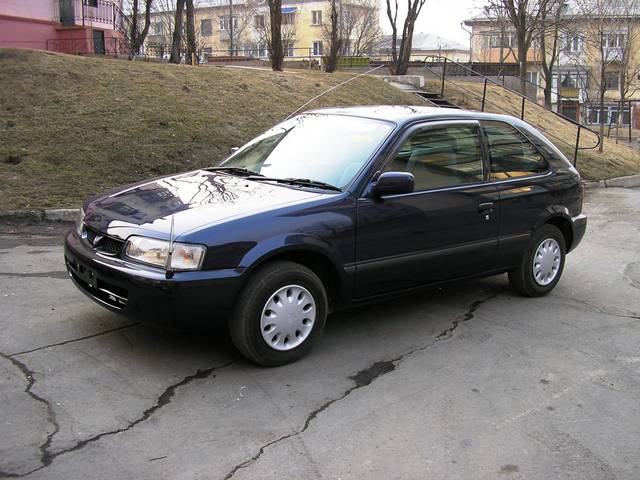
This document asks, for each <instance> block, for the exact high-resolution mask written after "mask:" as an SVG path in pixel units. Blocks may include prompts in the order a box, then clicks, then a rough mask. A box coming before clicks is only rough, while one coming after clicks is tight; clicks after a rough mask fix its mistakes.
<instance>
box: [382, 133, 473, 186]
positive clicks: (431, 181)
mask: <svg viewBox="0 0 640 480" xmlns="http://www.w3.org/2000/svg"><path fill="white" fill-rule="evenodd" d="M384 171H385V172H410V173H412V174H413V176H414V177H415V181H416V183H415V190H416V191H421V190H428V189H431V188H442V187H451V186H455V185H464V184H468V183H476V182H481V181H482V180H483V176H482V149H481V147H480V138H479V135H478V128H477V127H475V126H462V125H452V126H449V127H443V128H426V129H424V130H418V131H417V132H415V133H414V134H413V135H412V136H411V137H410V138H409V139H408V140H406V141H405V143H404V144H403V145H402V147H400V150H399V151H398V153H397V154H396V157H395V158H394V159H393V160H392V161H391V162H390V163H389V164H388V165H387V166H386V167H385V169H384Z"/></svg>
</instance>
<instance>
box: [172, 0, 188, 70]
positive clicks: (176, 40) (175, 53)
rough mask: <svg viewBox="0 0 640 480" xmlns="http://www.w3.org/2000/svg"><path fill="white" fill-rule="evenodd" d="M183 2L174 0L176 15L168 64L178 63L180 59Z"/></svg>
mask: <svg viewBox="0 0 640 480" xmlns="http://www.w3.org/2000/svg"><path fill="white" fill-rule="evenodd" d="M184 2H185V0H176V13H175V17H174V20H173V40H172V42H171V56H170V57H169V62H170V63H180V59H181V57H182V55H181V54H182V22H183V18H182V16H183V13H184Z"/></svg>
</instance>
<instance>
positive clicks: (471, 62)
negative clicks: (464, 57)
mask: <svg viewBox="0 0 640 480" xmlns="http://www.w3.org/2000/svg"><path fill="white" fill-rule="evenodd" d="M460 28H461V29H462V30H464V31H465V32H467V33H468V34H469V65H473V35H474V34H473V30H468V29H466V28H464V22H460Z"/></svg>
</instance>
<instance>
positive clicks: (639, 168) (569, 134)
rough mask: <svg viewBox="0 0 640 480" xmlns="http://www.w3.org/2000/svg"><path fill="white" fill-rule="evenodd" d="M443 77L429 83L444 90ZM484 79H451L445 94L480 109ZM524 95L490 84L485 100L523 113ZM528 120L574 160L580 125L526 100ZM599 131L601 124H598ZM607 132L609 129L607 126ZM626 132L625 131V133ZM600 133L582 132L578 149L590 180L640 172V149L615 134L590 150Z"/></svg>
mask: <svg viewBox="0 0 640 480" xmlns="http://www.w3.org/2000/svg"><path fill="white" fill-rule="evenodd" d="M440 85H441V84H440V81H430V82H429V84H428V86H429V88H431V89H432V90H433V91H440ZM482 89H483V85H482V83H474V82H464V81H456V82H447V83H446V85H445V93H444V96H445V97H446V98H447V99H449V100H450V101H451V102H453V103H455V104H456V105H460V106H462V107H464V108H469V109H475V110H480V108H481V99H482ZM521 109H522V100H521V97H518V96H517V95H515V94H513V93H510V92H508V91H507V90H505V89H503V88H501V87H499V86H495V85H489V86H488V88H487V96H486V101H485V111H487V112H493V113H505V114H508V115H514V116H516V117H519V116H520V113H521ZM525 120H526V121H527V122H529V123H531V124H532V125H534V126H536V127H537V128H538V129H540V130H541V131H542V132H544V133H545V134H546V135H547V136H548V137H549V139H550V140H552V141H553V142H554V143H555V144H556V146H557V147H558V148H559V149H561V150H562V151H563V152H564V154H565V155H566V156H567V158H569V159H570V160H572V161H573V153H574V146H575V142H576V133H577V129H578V127H577V126H575V125H572V124H570V123H569V122H566V121H564V120H562V119H560V118H559V117H557V116H556V115H554V114H552V113H549V112H548V111H546V110H544V109H543V108H541V107H539V106H536V105H533V104H532V103H531V102H526V107H525ZM594 130H596V131H597V126H595V127H594ZM605 132H606V130H605ZM622 136H624V133H623V134H622ZM596 143H597V137H596V136H595V135H593V134H592V133H590V132H589V131H587V130H584V129H583V130H582V131H581V133H580V147H581V148H584V149H581V150H580V151H579V152H578V170H579V171H580V173H581V174H582V176H583V177H584V178H586V179H589V180H601V179H607V178H613V177H622V176H625V175H635V174H640V151H638V150H636V149H634V148H632V147H630V146H629V145H628V144H624V143H619V144H616V143H615V139H614V138H611V139H609V138H605V139H604V151H603V152H602V153H599V152H598V151H597V150H590V149H588V148H589V147H592V146H594V145H596Z"/></svg>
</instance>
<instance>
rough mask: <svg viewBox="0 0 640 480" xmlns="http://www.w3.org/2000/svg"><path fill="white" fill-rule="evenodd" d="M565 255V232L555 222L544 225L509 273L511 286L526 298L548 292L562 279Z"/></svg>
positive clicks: (535, 233)
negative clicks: (518, 263) (563, 233)
mask: <svg viewBox="0 0 640 480" xmlns="http://www.w3.org/2000/svg"><path fill="white" fill-rule="evenodd" d="M565 256H566V245H565V240H564V236H563V235H562V232H561V231H560V230H559V229H558V228H557V227H555V226H553V225H548V224H547V225H543V226H542V227H540V228H539V229H537V230H536V231H535V232H534V234H533V236H532V237H531V241H530V243H529V246H528V247H527V250H526V251H525V253H524V255H523V256H522V260H521V261H520V265H519V266H518V268H516V269H515V270H513V271H511V272H509V282H510V283H511V287H512V288H513V289H514V290H515V291H516V292H518V293H520V294H521V295H525V296H527V297H539V296H542V295H546V294H547V293H549V292H550V291H551V290H553V289H554V287H555V286H556V285H557V284H558V282H559V281H560V277H561V276H562V270H563V268H564V260H565Z"/></svg>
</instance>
